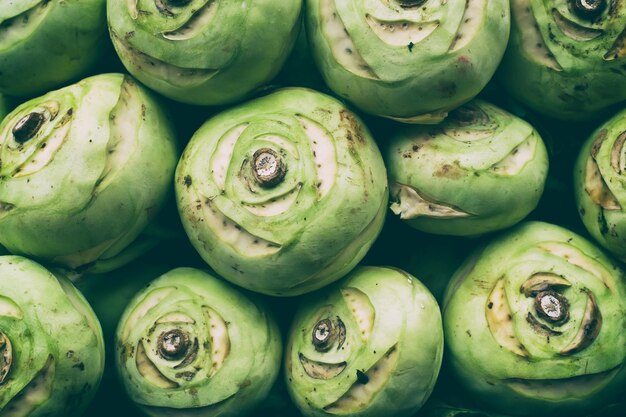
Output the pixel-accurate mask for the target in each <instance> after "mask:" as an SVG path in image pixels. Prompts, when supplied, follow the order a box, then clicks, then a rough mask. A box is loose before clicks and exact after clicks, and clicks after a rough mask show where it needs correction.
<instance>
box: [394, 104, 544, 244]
mask: <svg viewBox="0 0 626 417" xmlns="http://www.w3.org/2000/svg"><path fill="white" fill-rule="evenodd" d="M384 156H385V161H386V163H387V169H388V172H389V184H390V186H389V189H390V192H391V201H392V203H391V210H392V211H393V212H394V213H395V214H396V215H398V216H400V218H401V219H403V220H405V221H406V222H407V223H408V224H409V225H410V226H412V227H414V228H416V229H418V230H421V231H425V232H428V233H436V234H444V235H457V236H467V235H470V236H471V235H479V234H483V233H487V232H492V231H495V230H500V229H504V228H506V227H509V226H511V225H513V224H515V223H517V222H519V221H520V220H522V219H523V218H524V217H526V216H527V215H528V214H529V213H530V212H531V211H532V210H533V209H534V208H535V207H536V206H537V204H538V203H539V198H540V197H541V194H542V192H543V188H544V184H545V181H546V177H547V175H548V155H547V152H546V148H545V145H544V143H543V141H542V140H541V137H540V136H539V134H538V133H537V131H536V130H535V129H534V128H533V127H532V126H531V125H529V124H528V123H526V122H525V121H524V120H522V119H520V118H518V117H516V116H514V115H512V114H510V113H507V112H506V111H504V110H501V109H499V108H498V107H496V106H494V105H491V104H488V103H486V102H484V101H480V100H475V101H472V102H471V103H468V104H466V105H464V106H463V107H460V108H459V109H457V110H455V111H454V112H452V113H451V114H450V116H449V117H448V118H447V119H446V120H445V121H444V122H443V123H441V124H439V125H436V126H406V127H398V128H397V129H396V131H395V132H394V133H392V134H391V137H390V138H389V139H388V140H387V141H386V147H385V151H384ZM495 190H497V192H494V191H495Z"/></svg>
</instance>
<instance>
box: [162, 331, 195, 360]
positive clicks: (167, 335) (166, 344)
mask: <svg viewBox="0 0 626 417" xmlns="http://www.w3.org/2000/svg"><path fill="white" fill-rule="evenodd" d="M189 345H190V343H189V335H188V334H187V333H186V332H183V331H182V330H180V329H173V330H170V331H167V332H163V333H161V335H160V336H159V341H158V346H159V347H158V349H159V355H160V356H161V357H162V358H163V359H167V360H177V359H180V358H182V357H184V356H185V355H186V354H187V351H188V350H189Z"/></svg>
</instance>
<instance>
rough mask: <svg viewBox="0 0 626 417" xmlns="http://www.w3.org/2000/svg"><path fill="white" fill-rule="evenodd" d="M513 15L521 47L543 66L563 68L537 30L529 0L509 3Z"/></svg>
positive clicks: (556, 68)
mask: <svg viewBox="0 0 626 417" xmlns="http://www.w3.org/2000/svg"><path fill="white" fill-rule="evenodd" d="M511 8H512V11H513V17H514V19H515V20H516V23H517V26H518V28H519V32H520V33H521V37H522V45H521V46H522V49H523V50H525V51H527V52H528V53H529V54H530V55H531V57H532V59H534V60H535V61H537V62H538V63H540V64H541V65H543V66H546V67H548V68H552V69H553V70H555V71H562V70H563V68H562V67H561V65H559V63H558V62H557V60H556V58H555V57H554V55H553V54H552V52H550V50H549V49H548V47H547V46H546V43H545V42H544V40H543V37H542V36H541V32H540V31H539V28H538V25H537V20H536V19H535V16H533V12H532V9H531V6H530V2H529V0H517V1H514V2H512V3H511Z"/></svg>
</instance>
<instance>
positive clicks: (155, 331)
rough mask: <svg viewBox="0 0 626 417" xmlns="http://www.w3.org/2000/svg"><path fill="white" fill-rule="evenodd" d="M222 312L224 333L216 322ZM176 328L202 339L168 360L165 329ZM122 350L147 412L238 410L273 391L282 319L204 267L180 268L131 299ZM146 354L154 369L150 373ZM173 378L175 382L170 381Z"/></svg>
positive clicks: (135, 394) (126, 376)
mask: <svg viewBox="0 0 626 417" xmlns="http://www.w3.org/2000/svg"><path fill="white" fill-rule="evenodd" d="M215 317H218V318H219V319H220V320H222V322H221V323H222V325H223V326H225V328H224V329H225V333H222V332H220V331H219V326H217V327H216V326H215V325H214V323H215V321H214V320H215ZM218 321H219V320H218ZM173 329H182V330H184V331H186V332H188V334H189V340H192V341H194V342H193V343H197V346H198V349H197V352H196V354H194V355H192V356H189V358H190V359H188V360H183V359H182V358H181V359H177V360H167V359H165V358H164V357H162V356H159V354H158V353H157V351H158V340H159V336H160V335H162V334H163V333H166V332H168V331H170V330H173ZM224 338H225V339H227V340H228V343H224V342H223V340H224ZM140 346H143V349H145V354H144V356H141V353H140V351H139V348H140ZM116 351H117V354H116V361H117V367H118V372H119V374H120V375H121V378H122V382H123V384H124V386H125V389H126V391H127V392H128V394H129V396H130V397H131V399H132V400H133V401H134V402H135V403H136V404H137V405H139V406H140V407H141V408H142V410H143V411H144V412H145V413H146V414H147V415H150V416H176V415H181V416H188V415H194V416H218V415H219V416H239V415H243V414H245V413H247V412H249V411H251V410H252V409H253V408H254V407H255V406H257V405H258V404H259V403H260V402H261V401H262V400H263V399H264V398H265V397H266V396H267V394H268V392H269V391H270V389H271V387H272V384H273V382H274V381H275V379H276V377H277V375H278V371H279V368H280V356H281V353H282V342H281V337H280V333H279V331H278V327H277V325H276V322H275V321H274V319H273V317H272V316H271V314H270V313H269V311H268V310H267V309H266V308H265V307H264V306H263V305H262V304H260V303H259V302H258V301H254V300H253V299H252V298H249V297H248V296H247V295H245V294H243V293H241V292H239V290H237V289H235V288H234V287H232V286H231V285H230V284H228V283H226V282H224V281H222V280H220V279H218V278H216V277H215V276H213V275H210V274H208V273H206V272H204V271H201V270H198V269H194V268H177V269H174V270H171V271H169V272H167V273H165V274H163V275H161V276H160V277H159V278H157V279H156V280H154V281H152V282H151V283H150V284H149V285H148V286H147V287H145V288H144V289H143V290H141V291H140V292H138V293H137V294H136V296H135V297H134V298H133V300H132V301H131V302H130V303H129V305H128V306H127V308H126V310H125V312H124V314H123V316H122V318H121V320H120V323H119V326H118V329H117V335H116ZM141 357H145V358H146V360H147V361H148V362H149V364H150V366H151V367H152V369H153V372H154V373H152V372H150V373H146V372H145V369H146V366H144V365H141V364H140V363H139V359H138V358H141ZM166 380H167V381H169V382H168V384H169V386H168V385H167V384H166V385H165V386H164V385H163V384H164V382H163V381H166Z"/></svg>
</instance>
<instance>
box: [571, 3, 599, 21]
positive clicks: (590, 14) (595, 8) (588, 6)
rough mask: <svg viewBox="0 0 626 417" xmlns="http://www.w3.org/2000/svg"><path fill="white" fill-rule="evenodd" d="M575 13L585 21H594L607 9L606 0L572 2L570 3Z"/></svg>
mask: <svg viewBox="0 0 626 417" xmlns="http://www.w3.org/2000/svg"><path fill="white" fill-rule="evenodd" d="M570 4H571V6H572V8H573V9H574V13H576V15H578V16H579V17H581V18H583V19H593V18H595V17H596V16H598V15H599V14H600V13H602V12H603V11H604V9H605V7H606V4H607V2H606V0H572V3H570Z"/></svg>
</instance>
